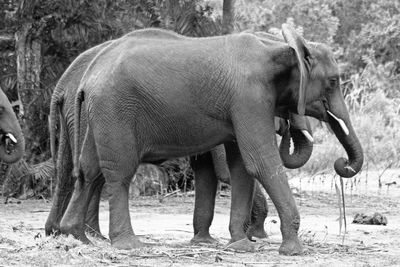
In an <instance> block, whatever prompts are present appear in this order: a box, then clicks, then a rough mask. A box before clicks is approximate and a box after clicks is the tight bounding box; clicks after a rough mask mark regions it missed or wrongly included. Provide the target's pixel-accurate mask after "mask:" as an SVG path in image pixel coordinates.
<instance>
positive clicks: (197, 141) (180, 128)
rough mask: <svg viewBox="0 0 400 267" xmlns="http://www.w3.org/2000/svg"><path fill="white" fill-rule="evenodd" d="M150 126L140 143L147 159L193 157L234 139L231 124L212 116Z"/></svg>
mask: <svg viewBox="0 0 400 267" xmlns="http://www.w3.org/2000/svg"><path fill="white" fill-rule="evenodd" d="M189 117H190V116H189ZM148 126H149V127H146V128H147V129H146V130H143V131H141V132H142V133H146V134H145V136H142V138H140V140H144V141H145V143H144V144H141V145H140V146H141V147H143V148H144V153H143V159H142V160H143V161H157V160H163V159H170V158H176V157H183V156H190V155H194V154H198V153H202V152H205V151H209V150H210V149H212V148H213V147H215V146H216V145H218V144H221V143H224V142H227V141H230V140H233V139H234V135H233V131H232V129H231V126H230V125H229V124H226V123H224V122H220V121H216V120H214V119H212V118H198V117H193V118H192V119H189V120H188V119H184V118H181V119H179V120H172V121H171V120H170V121H169V123H167V124H165V123H161V122H160V123H158V124H157V125H154V124H153V125H148Z"/></svg>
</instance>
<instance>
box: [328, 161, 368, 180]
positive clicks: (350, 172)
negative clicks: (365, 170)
mask: <svg viewBox="0 0 400 267" xmlns="http://www.w3.org/2000/svg"><path fill="white" fill-rule="evenodd" d="M353 165H354V164H349V161H348V160H347V159H345V158H339V159H337V160H336V161H335V164H334V168H335V171H336V173H337V174H338V175H339V176H340V177H343V178H351V177H353V176H354V175H356V174H357V173H358V172H359V171H360V169H361V166H362V164H357V166H360V167H358V168H357V167H354V166H353Z"/></svg>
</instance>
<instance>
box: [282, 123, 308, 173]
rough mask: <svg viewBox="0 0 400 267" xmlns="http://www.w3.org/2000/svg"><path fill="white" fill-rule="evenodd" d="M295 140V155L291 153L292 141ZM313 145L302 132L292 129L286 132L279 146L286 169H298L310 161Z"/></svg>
mask: <svg viewBox="0 0 400 267" xmlns="http://www.w3.org/2000/svg"><path fill="white" fill-rule="evenodd" d="M291 138H292V140H293V145H294V148H293V153H290V139H291ZM312 151H313V143H312V142H311V141H309V140H308V139H307V138H306V136H305V135H304V134H303V133H302V132H301V130H298V129H294V128H290V129H287V130H286V131H285V133H284V134H283V136H282V140H281V143H280V145H279V154H280V157H281V159H282V163H283V165H284V166H285V167H286V168H289V169H297V168H300V167H302V166H303V165H304V164H306V162H307V161H308V160H309V159H310V157H311V154H312Z"/></svg>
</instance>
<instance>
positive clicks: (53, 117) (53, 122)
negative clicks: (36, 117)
mask: <svg viewBox="0 0 400 267" xmlns="http://www.w3.org/2000/svg"><path fill="white" fill-rule="evenodd" d="M63 102H64V99H63V96H62V95H61V96H60V95H59V94H57V93H56V92H54V93H53V95H52V97H51V103H50V116H49V131H50V152H51V157H52V159H53V164H54V171H55V172H57V168H56V166H57V151H56V149H57V148H56V139H57V137H56V135H57V126H58V125H59V124H60V121H61V123H63V122H62V119H60V115H61V106H62V104H63ZM55 175H57V173H55Z"/></svg>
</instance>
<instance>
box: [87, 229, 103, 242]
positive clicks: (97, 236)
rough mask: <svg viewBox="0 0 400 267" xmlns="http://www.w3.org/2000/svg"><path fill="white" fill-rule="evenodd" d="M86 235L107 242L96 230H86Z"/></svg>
mask: <svg viewBox="0 0 400 267" xmlns="http://www.w3.org/2000/svg"><path fill="white" fill-rule="evenodd" d="M86 234H88V235H90V236H92V237H95V238H98V239H100V240H108V239H107V237H105V236H104V235H102V234H101V233H100V230H98V231H97V230H93V229H89V228H86Z"/></svg>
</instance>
